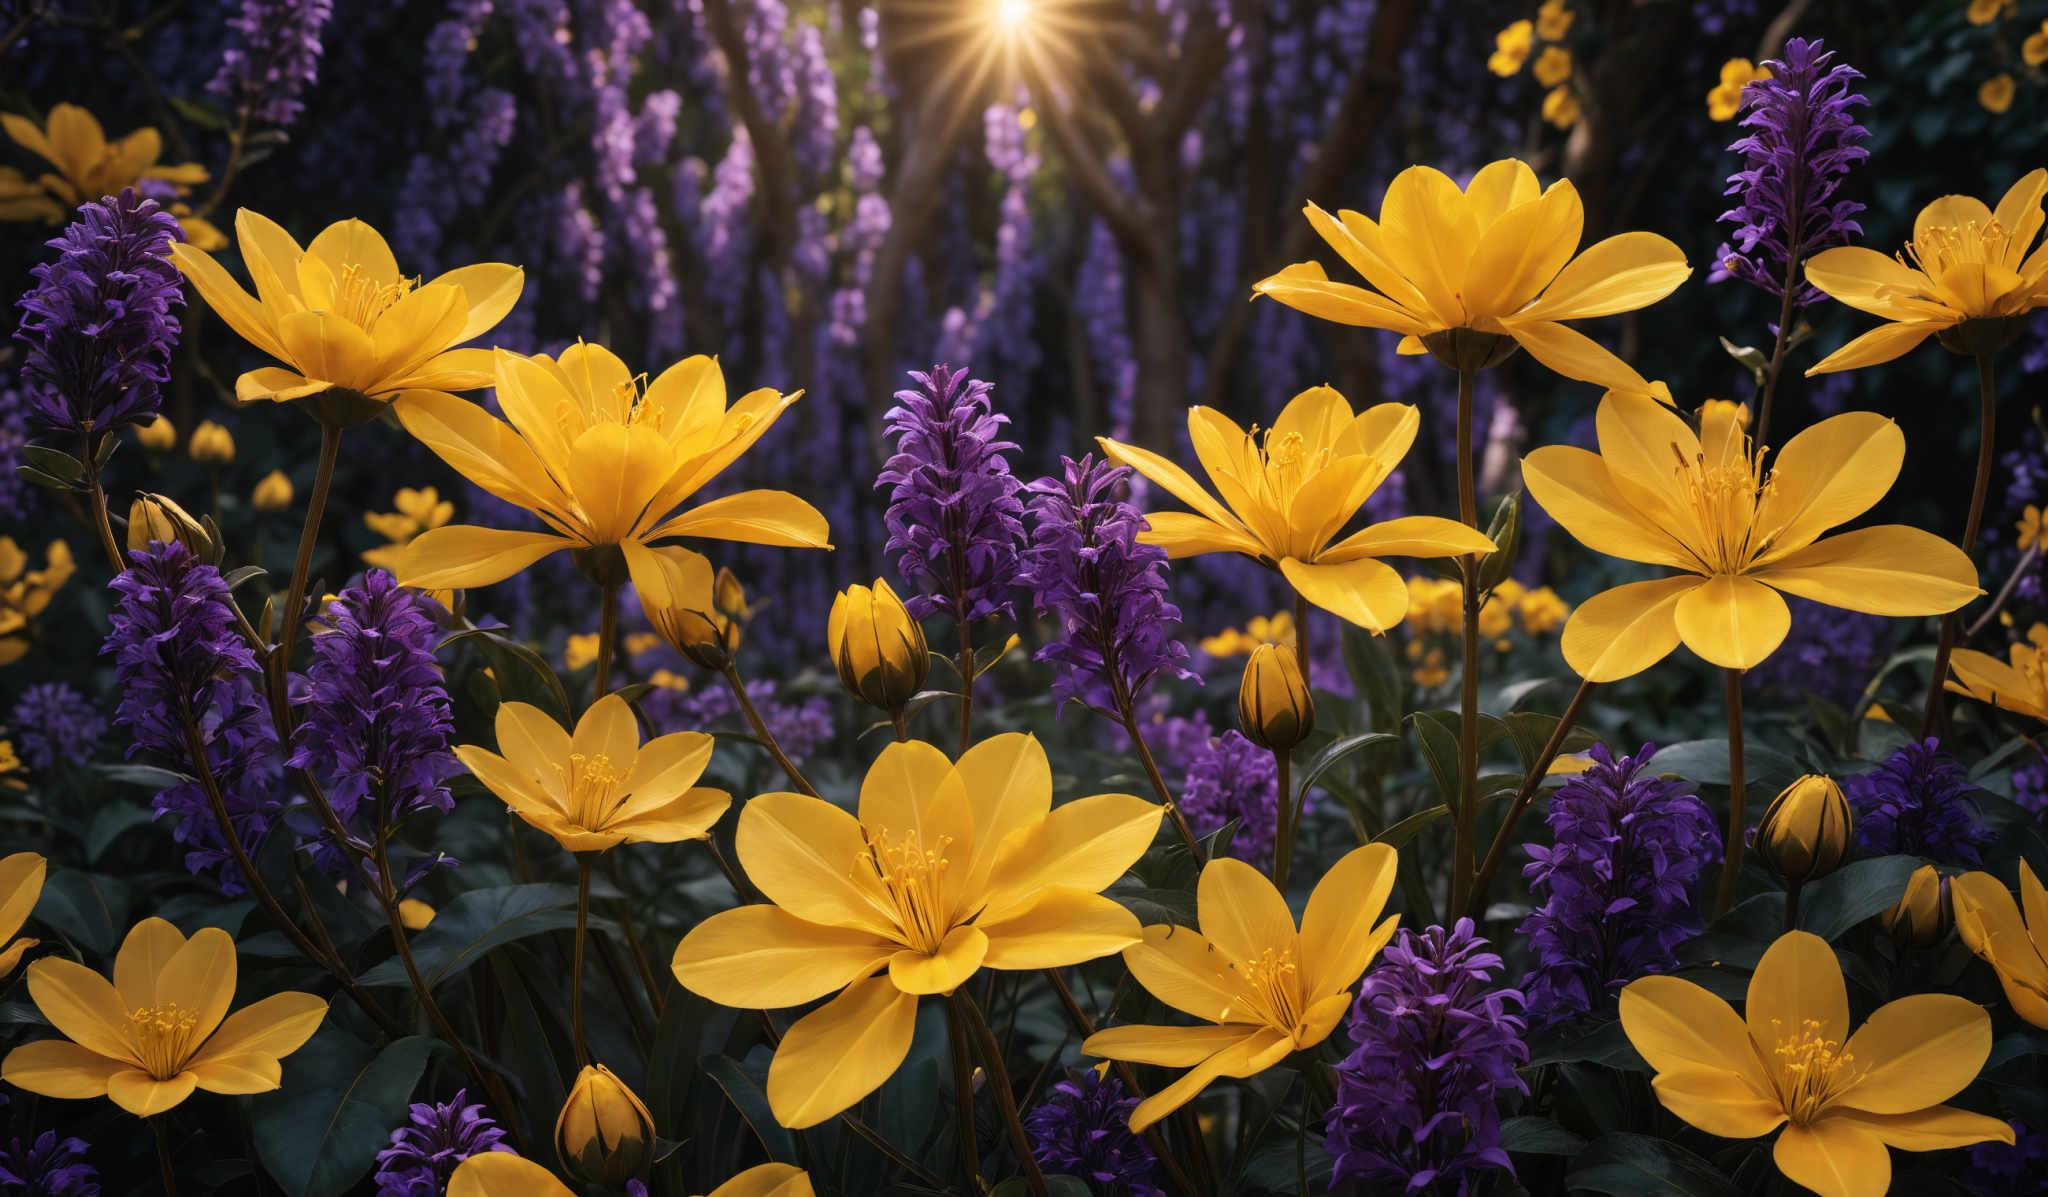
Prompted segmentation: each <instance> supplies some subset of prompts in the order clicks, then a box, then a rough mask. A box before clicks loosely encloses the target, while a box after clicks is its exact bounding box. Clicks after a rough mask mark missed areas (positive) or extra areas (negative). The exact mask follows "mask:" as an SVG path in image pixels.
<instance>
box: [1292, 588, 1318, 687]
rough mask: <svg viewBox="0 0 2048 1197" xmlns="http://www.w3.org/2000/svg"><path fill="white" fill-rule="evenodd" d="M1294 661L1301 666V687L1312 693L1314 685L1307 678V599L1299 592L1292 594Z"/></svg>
mask: <svg viewBox="0 0 2048 1197" xmlns="http://www.w3.org/2000/svg"><path fill="white" fill-rule="evenodd" d="M1294 658H1295V660H1294V663H1295V664H1296V665H1299V666H1301V688H1302V689H1303V690H1305V691H1307V692H1308V693H1309V694H1311V695H1313V694H1314V693H1315V687H1314V686H1312V685H1311V684H1310V680H1309V664H1308V659H1309V643H1308V600H1307V599H1305V598H1303V597H1301V595H1300V594H1299V593H1296V594H1295V596H1294Z"/></svg>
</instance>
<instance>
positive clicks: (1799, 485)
mask: <svg viewBox="0 0 2048 1197" xmlns="http://www.w3.org/2000/svg"><path fill="white" fill-rule="evenodd" d="M1905 459H1906V434H1905V433H1903V432H1901V431H1899V426H1898V425H1897V424H1894V423H1893V422H1892V421H1890V420H1888V419H1886V418H1885V417H1883V416H1880V415H1878V414H1877V413H1875V412H1867V411H1852V412H1844V413H1842V414H1841V415H1839V416H1833V417H1831V418H1829V419H1825V420H1822V421H1821V422H1820V423H1818V424H1814V425H1812V426H1810V427H1808V428H1806V429H1804V430H1803V431H1801V432H1800V433H1799V434H1798V435H1797V436H1794V437H1793V438H1792V439H1791V440H1789V441H1787V442H1786V443H1785V447H1784V448H1783V449H1782V450H1780V451H1779V453H1778V458H1777V461H1776V462H1774V463H1773V464H1772V469H1771V485H1770V487H1769V489H1767V490H1766V491H1765V492H1764V494H1763V498H1762V500H1761V501H1760V502H1759V503H1758V504H1757V517H1756V522H1757V530H1758V532H1759V533H1760V534H1762V535H1764V536H1768V537H1769V538H1770V539H1771V540H1772V542H1773V545H1774V546H1775V548H1776V549H1777V550H1779V551H1783V550H1787V549H1796V548H1800V547H1802V546H1804V545H1808V544H1811V543H1812V542H1813V541H1814V540H1815V539H1816V538H1818V537H1819V536H1820V534H1821V533H1823V532H1825V531H1827V530H1828V529H1829V528H1832V527H1834V526H1835V525H1837V524H1846V523H1848V522H1849V521H1850V520H1853V519H1855V518H1856V517H1857V516H1859V515H1862V514H1863V513H1864V512H1866V511H1868V510H1870V509H1871V508H1872V507H1875V506H1876V505H1877V501H1878V500H1879V499H1882V498H1884V496H1885V492H1886V491H1888V490H1890V489H1891V488H1892V483H1893V482H1894V481H1896V480H1897V479H1898V476H1899V466H1900V465H1901V464H1902V463H1903V462H1904V461H1905Z"/></svg>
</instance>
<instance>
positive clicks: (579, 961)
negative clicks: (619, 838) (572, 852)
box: [569, 852, 590, 1069]
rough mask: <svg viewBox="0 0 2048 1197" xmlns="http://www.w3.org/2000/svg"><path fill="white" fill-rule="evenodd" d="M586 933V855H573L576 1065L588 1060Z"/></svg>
mask: <svg viewBox="0 0 2048 1197" xmlns="http://www.w3.org/2000/svg"><path fill="white" fill-rule="evenodd" d="M589 934H590V856H589V854H588V853H585V852H578V853H577V854H576V946H575V949H574V952H573V956H574V960H573V962H572V963H571V964H570V965H569V1026H570V1029H571V1031H572V1032H573V1038H574V1039H575V1041H576V1067H577V1068H578V1069H581V1068H583V1067H585V1066H586V1065H588V1064H589V1063H590V1045H589V1044H588V1042H586V1041H585V1039H584V1037H583V941H584V940H585V939H587V938H588V937H589Z"/></svg>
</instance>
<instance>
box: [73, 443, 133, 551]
mask: <svg viewBox="0 0 2048 1197" xmlns="http://www.w3.org/2000/svg"><path fill="white" fill-rule="evenodd" d="M80 440H81V442H82V448H83V449H84V450H85V456H84V457H82V458H80V464H81V465H83V466H84V467H85V480H86V487H87V489H88V490H89V491H90V492H91V495H92V511H91V512H90V515H91V516H92V527H93V531H94V532H97V533H99V538H100V548H101V549H103V550H105V552H106V554H107V563H108V564H109V565H112V566H113V567H114V572H115V573H117V574H118V573H120V572H121V571H122V570H124V569H127V568H128V563H127V562H126V561H125V560H123V559H122V557H121V546H120V545H118V544H116V543H115V542H114V525H113V523H112V522H111V521H110V520H109V519H108V518H107V492H106V490H105V488H103V487H102V486H101V485H100V465H99V462H98V461H97V460H96V459H95V458H94V455H93V444H92V434H90V433H86V434H85V435H83V436H82V437H81V438H80Z"/></svg>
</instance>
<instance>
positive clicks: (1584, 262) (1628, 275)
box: [1518, 232, 1692, 368]
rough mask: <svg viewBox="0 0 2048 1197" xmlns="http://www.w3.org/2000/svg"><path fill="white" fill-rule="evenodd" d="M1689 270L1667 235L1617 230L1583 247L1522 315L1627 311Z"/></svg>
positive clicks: (1672, 286)
mask: <svg viewBox="0 0 2048 1197" xmlns="http://www.w3.org/2000/svg"><path fill="white" fill-rule="evenodd" d="M1691 274H1692V267H1690V266H1687V265H1686V264H1685V252H1684V251H1683V250H1681V249H1679V248H1678V246H1676V245H1674V244H1672V243H1671V241H1670V240H1669V239H1667V238H1664V237H1660V236H1658V235H1657V234H1655V233H1643V232H1635V233H1621V234H1618V235H1616V236H1613V237H1609V238H1607V239H1606V240H1604V241H1598V242H1595V243H1594V244H1592V245H1589V246H1587V247H1586V252H1585V253H1582V254H1580V255H1579V256H1578V257H1576V258H1574V259H1572V261H1571V263H1570V264H1569V265H1567V266H1566V267H1565V268H1564V269H1563V270H1561V271H1559V272H1558V275H1557V281H1555V282H1553V283H1551V284H1550V287H1549V288H1548V289H1547V290H1545V291H1544V292H1543V297H1542V298H1541V299H1538V300H1537V301H1536V302H1535V303H1533V304H1531V305H1530V306H1529V308H1528V310H1527V311H1526V312H1525V313H1524V314H1525V315H1527V316H1529V317H1530V318H1532V319H1537V320H1583V319H1586V318H1587V317H1589V316H1612V315H1614V314H1615V313H1617V312H1633V311H1635V310H1636V309H1638V308H1646V307H1649V306H1650V305H1651V304H1653V303H1656V302H1657V301H1658V300H1660V299H1662V298H1664V297H1665V296H1666V295H1669V294H1671V293H1672V292H1673V291H1676V290H1677V289H1678V284H1680V283H1682V282H1684V281H1685V280H1686V278H1687V277H1688V276H1690V275H1691ZM1518 339H1519V338H1518ZM1530 352H1532V353H1533V352H1535V351H1534V350H1530ZM1553 368H1554V367H1553Z"/></svg>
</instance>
